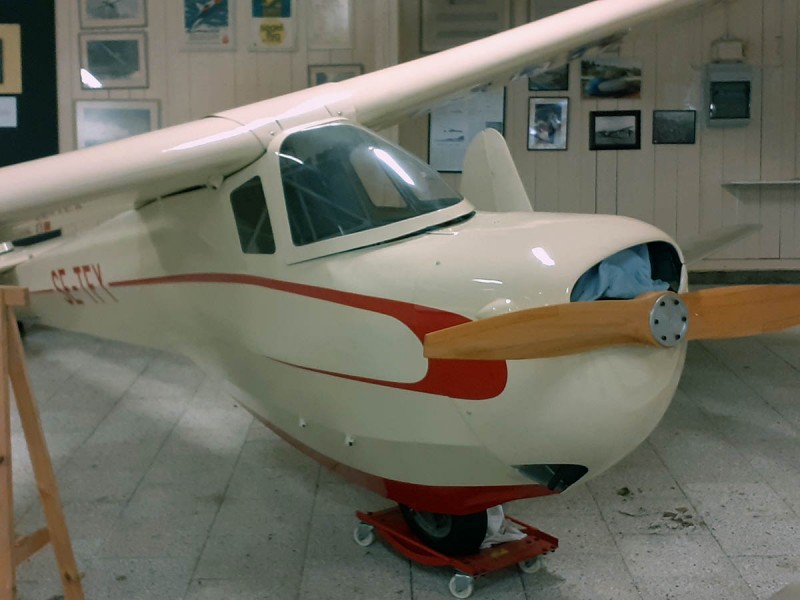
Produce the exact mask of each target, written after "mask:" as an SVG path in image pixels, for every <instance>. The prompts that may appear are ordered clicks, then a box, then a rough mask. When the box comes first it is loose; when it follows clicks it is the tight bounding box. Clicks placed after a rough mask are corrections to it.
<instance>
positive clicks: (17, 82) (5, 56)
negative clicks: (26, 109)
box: [0, 23, 22, 95]
mask: <svg viewBox="0 0 800 600" xmlns="http://www.w3.org/2000/svg"><path fill="white" fill-rule="evenodd" d="M20 39H21V38H20V26H19V25H18V24H16V23H0V94H6V95H15V94H21V93H22V49H21V47H20Z"/></svg>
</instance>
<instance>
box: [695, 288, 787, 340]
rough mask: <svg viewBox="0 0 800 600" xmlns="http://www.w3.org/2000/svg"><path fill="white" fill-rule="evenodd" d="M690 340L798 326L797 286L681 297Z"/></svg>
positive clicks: (713, 290) (723, 290) (712, 290)
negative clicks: (687, 319) (687, 310)
mask: <svg viewBox="0 0 800 600" xmlns="http://www.w3.org/2000/svg"><path fill="white" fill-rule="evenodd" d="M681 299H682V300H683V301H684V302H685V303H686V306H687V308H688V309H689V323H690V325H689V332H688V337H689V339H690V340H706V339H721V338H733V337H744V336H747V335H758V334H760V333H767V332H770V331H780V330H782V329H786V328H787V327H792V326H793V325H798V324H800V286H798V285H739V286H731V287H720V288H709V289H706V290H699V291H696V292H688V293H686V294H681Z"/></svg>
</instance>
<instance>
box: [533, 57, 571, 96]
mask: <svg viewBox="0 0 800 600" xmlns="http://www.w3.org/2000/svg"><path fill="white" fill-rule="evenodd" d="M567 90H569V63H568V62H567V63H564V64H563V65H561V66H560V67H555V68H552V69H547V70H546V71H542V72H540V73H536V74H535V75H529V76H528V91H529V92H566V91H567Z"/></svg>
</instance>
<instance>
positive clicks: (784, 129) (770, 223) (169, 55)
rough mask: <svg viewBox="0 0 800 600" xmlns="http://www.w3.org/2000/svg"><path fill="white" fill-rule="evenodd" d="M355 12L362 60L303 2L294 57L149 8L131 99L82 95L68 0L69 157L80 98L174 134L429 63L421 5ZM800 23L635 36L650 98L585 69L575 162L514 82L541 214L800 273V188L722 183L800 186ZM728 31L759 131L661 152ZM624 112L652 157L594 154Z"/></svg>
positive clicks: (766, 4)
mask: <svg viewBox="0 0 800 600" xmlns="http://www.w3.org/2000/svg"><path fill="white" fill-rule="evenodd" d="M353 1H354V4H355V14H356V19H355V40H356V42H355V47H354V49H353V50H347V51H324V52H309V51H307V50H305V47H306V31H305V27H304V23H305V19H303V16H304V12H303V11H304V9H305V7H306V4H305V3H304V2H303V0H296V3H297V8H298V10H299V15H300V17H301V18H300V19H299V22H300V23H299V24H300V31H299V40H298V44H297V50H296V51H294V52H288V53H287V52H249V51H247V50H246V41H245V40H244V39H243V38H244V36H243V35H242V32H244V31H245V29H246V23H245V18H246V7H245V6H244V4H246V3H244V2H240V3H239V4H240V5H239V9H240V10H239V11H238V16H239V22H238V23H237V27H238V32H239V40H238V49H237V50H236V51H235V52H187V51H184V50H182V49H181V47H180V42H179V35H177V34H176V32H178V33H179V32H180V31H181V3H180V2H176V1H175V0H170V1H169V2H164V1H155V0H150V1H149V2H148V26H147V35H148V42H149V75H150V87H149V88H148V89H146V90H119V91H87V90H81V88H80V82H79V79H78V68H79V61H78V34H79V32H80V27H79V20H78V12H77V0H70V1H69V2H61V1H59V2H56V9H57V15H56V19H57V20H56V23H57V32H58V33H57V36H58V40H57V46H58V60H59V81H58V84H59V123H60V143H61V148H62V150H69V149H72V148H74V139H75V134H74V101H75V100H77V99H106V98H119V99H128V98H153V99H158V100H160V102H161V122H162V124H163V125H172V124H176V123H180V122H183V121H187V120H190V119H194V118H198V117H201V116H203V115H206V114H209V113H212V112H215V111H219V110H222V109H225V108H229V107H232V106H237V105H241V104H246V103H248V102H253V101H256V100H260V99H263V98H266V97H270V96H273V95H277V94H281V93H284V92H288V91H290V90H292V89H299V88H301V87H305V86H306V80H307V70H306V68H307V65H308V64H309V63H328V62H329V63H349V62H360V63H364V65H365V67H366V68H367V70H372V69H375V68H380V67H382V66H384V65H387V64H390V63H392V62H393V61H395V60H396V57H397V56H398V55H399V56H400V57H401V58H402V59H404V60H406V59H409V58H413V57H414V56H416V55H418V49H419V2H418V0H403V1H402V2H400V1H399V0H353ZM536 1H537V0H534V2H536ZM538 1H539V2H544V3H549V4H552V3H553V0H538ZM512 2H513V9H514V10H513V15H512V17H513V21H514V23H517V24H520V23H523V22H525V21H526V20H527V19H528V15H529V10H528V2H527V0H512ZM570 2H571V3H573V4H575V3H577V2H575V0H570ZM398 3H399V14H398ZM549 4H548V6H549ZM540 6H542V5H540ZM798 26H800V0H736V1H735V2H728V3H723V4H718V5H717V6H716V7H714V8H712V9H711V10H707V11H705V12H704V13H702V14H699V15H698V14H693V15H689V16H686V17H684V18H682V19H681V20H679V21H678V22H669V23H667V22H665V23H659V24H655V25H652V26H648V27H647V28H645V29H643V30H641V31H640V32H638V33H637V34H635V35H630V36H629V37H628V38H627V39H626V41H625V42H624V43H623V45H622V47H621V50H620V54H621V55H623V56H635V57H638V58H640V59H641V60H642V62H643V67H644V75H643V86H642V97H641V98H640V99H636V100H591V101H590V100H582V99H581V98H580V88H579V84H578V78H579V65H577V64H573V65H572V67H571V69H570V74H571V84H570V91H569V92H568V93H567V95H568V96H569V97H570V121H571V128H570V132H569V149H568V150H567V151H565V152H529V151H528V150H527V140H526V130H527V119H528V99H529V98H530V97H531V96H532V95H533V94H532V93H530V92H528V90H527V86H526V83H525V82H524V81H518V82H514V83H512V84H511V85H510V86H509V93H508V100H507V107H506V138H507V139H508V142H509V145H510V147H511V150H512V154H513V156H514V159H515V161H516V162H517V165H518V167H519V170H520V172H521V173H522V176H523V181H524V183H525V185H526V187H527V189H528V191H529V194H530V195H531V196H533V197H534V198H535V203H536V207H537V209H538V210H558V211H571V212H572V211H574V212H577V211H580V212H599V213H618V214H624V215H630V216H633V217H636V218H640V219H643V220H646V221H649V222H652V223H655V224H656V225H658V226H659V227H661V228H663V229H664V230H666V231H667V232H669V233H670V234H672V235H675V236H677V238H678V239H679V240H683V239H686V238H689V237H691V236H692V235H694V234H697V233H698V232H702V231H708V230H711V229H714V228H715V227H718V226H721V225H727V224H732V223H761V224H762V225H763V229H762V230H761V233H760V234H759V235H756V236H752V237H751V238H750V239H748V240H745V241H743V242H740V243H738V244H737V245H735V246H732V247H731V248H730V249H728V250H726V251H723V252H722V253H720V254H719V255H717V256H715V257H713V260H708V261H705V262H704V263H702V264H701V265H700V266H701V267H702V268H708V269H751V268H752V269H771V268H792V269H799V268H800V233H799V232H798V227H799V226H800V210H798V203H799V202H800V195H798V189H797V188H794V187H783V188H778V189H772V188H770V189H766V188H765V189H757V188H756V189H750V190H746V191H732V190H731V189H729V188H724V187H723V186H722V182H724V181H728V180H733V179H736V180H740V179H751V180H760V179H763V180H773V179H791V178H795V177H797V176H799V175H800V164H799V163H800V152H798V142H799V141H800V137H799V136H800V123H798V119H797V114H798V112H800V100H798V96H797V91H798V90H797V80H798V55H800V41H799V40H798ZM398 29H399V40H398ZM724 34H728V35H730V36H733V37H738V38H741V39H743V40H745V42H746V53H747V62H748V63H749V64H751V65H754V66H756V67H757V73H758V76H759V79H760V80H761V84H760V92H757V93H756V94H755V95H754V106H753V119H752V122H751V124H750V126H749V127H747V128H743V129H707V128H706V127H705V126H703V125H702V118H700V114H698V121H699V122H700V123H701V124H700V126H699V127H698V137H697V144H695V145H683V146H663V145H661V146H653V145H652V143H651V140H652V110H653V109H684V108H693V109H699V108H700V107H701V80H702V79H701V71H700V68H701V66H702V65H703V64H705V63H707V62H709V60H710V48H711V42H712V41H713V40H715V39H717V38H719V37H721V36H722V35H724ZM554 95H563V93H557V94H554ZM614 109H639V110H641V111H642V148H641V150H636V151H621V152H612V151H602V152H592V151H589V150H588V130H589V111H591V110H614ZM400 139H401V142H402V143H403V144H404V145H405V146H406V147H408V148H410V149H411V150H412V151H415V152H416V153H417V154H419V155H420V156H422V157H423V158H424V157H425V156H426V152H427V121H426V120H425V119H418V120H416V121H415V122H412V123H409V124H407V125H405V126H404V127H403V128H402V129H401V138H400Z"/></svg>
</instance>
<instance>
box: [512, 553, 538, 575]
mask: <svg viewBox="0 0 800 600" xmlns="http://www.w3.org/2000/svg"><path fill="white" fill-rule="evenodd" d="M517 566H518V567H519V570H520V571H522V572H523V573H536V571H538V570H539V569H541V568H542V557H541V556H534V557H533V558H529V559H528V560H523V561H520V562H518V563H517Z"/></svg>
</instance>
